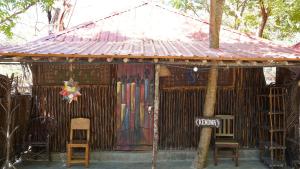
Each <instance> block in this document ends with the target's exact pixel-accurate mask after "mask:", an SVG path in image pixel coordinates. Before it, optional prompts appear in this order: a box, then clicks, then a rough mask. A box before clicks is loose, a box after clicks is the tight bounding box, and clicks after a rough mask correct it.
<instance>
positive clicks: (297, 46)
mask: <svg viewBox="0 0 300 169" xmlns="http://www.w3.org/2000/svg"><path fill="white" fill-rule="evenodd" d="M292 49H294V50H297V51H299V52H300V42H299V43H297V44H295V45H294V46H292Z"/></svg>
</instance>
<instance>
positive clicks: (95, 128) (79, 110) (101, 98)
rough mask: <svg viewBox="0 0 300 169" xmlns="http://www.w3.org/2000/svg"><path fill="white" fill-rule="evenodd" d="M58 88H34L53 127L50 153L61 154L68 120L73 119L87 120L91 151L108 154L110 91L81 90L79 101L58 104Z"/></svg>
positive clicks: (111, 130) (111, 121)
mask: <svg viewBox="0 0 300 169" xmlns="http://www.w3.org/2000/svg"><path fill="white" fill-rule="evenodd" d="M60 90H61V87H60V86H35V87H34V88H33V93H34V95H37V96H38V98H45V99H46V106H45V110H46V113H47V114H48V115H50V116H51V117H54V119H55V120H56V122H57V127H56V130H55V132H54V135H53V136H52V137H51V149H52V151H57V152H61V151H65V148H66V143H67V140H68V138H69V129H70V126H69V125H70V120H71V118H76V117H85V118H90V119H91V148H92V150H112V149H113V146H114V132H115V128H114V119H115V115H114V113H113V112H114V87H112V86H98V85H97V86H96V85H95V86H93V85H89V86H83V87H81V90H80V91H81V94H82V96H80V99H78V101H77V102H73V103H71V104H69V103H67V102H66V101H64V100H62V97H61V95H59V91H60Z"/></svg>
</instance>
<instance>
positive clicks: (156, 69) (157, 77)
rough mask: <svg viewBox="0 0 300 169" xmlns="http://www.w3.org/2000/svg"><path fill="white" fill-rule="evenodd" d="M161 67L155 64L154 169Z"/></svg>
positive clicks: (153, 167) (154, 164)
mask: <svg viewBox="0 0 300 169" xmlns="http://www.w3.org/2000/svg"><path fill="white" fill-rule="evenodd" d="M159 69H160V65H159V64H157V65H155V89H154V115H153V119H154V120H153V123H154V125H153V146H152V169H156V168H157V167H156V161H157V146H158V114H159Z"/></svg>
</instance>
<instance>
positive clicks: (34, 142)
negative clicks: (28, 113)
mask: <svg viewBox="0 0 300 169" xmlns="http://www.w3.org/2000/svg"><path fill="white" fill-rule="evenodd" d="M55 128H56V122H55V120H54V119H53V118H51V117H44V116H39V117H35V118H32V119H31V120H30V122H29V124H28V129H27V134H26V135H24V138H23V152H22V158H23V159H26V160H41V159H42V160H44V159H47V160H48V161H51V154H50V137H51V135H52V134H53V133H54V129H55Z"/></svg>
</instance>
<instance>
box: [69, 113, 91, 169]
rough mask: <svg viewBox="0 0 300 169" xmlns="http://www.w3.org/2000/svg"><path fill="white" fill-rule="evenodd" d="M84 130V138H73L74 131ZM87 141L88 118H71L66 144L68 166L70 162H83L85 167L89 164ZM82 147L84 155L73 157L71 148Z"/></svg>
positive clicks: (88, 130)
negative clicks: (68, 137)
mask: <svg viewBox="0 0 300 169" xmlns="http://www.w3.org/2000/svg"><path fill="white" fill-rule="evenodd" d="M76 130H77V131H78V130H80V131H85V132H86V139H85V140H81V139H80V140H75V139H74V131H76ZM89 141H90V119H87V118H74V119H72V120H71V130H70V142H69V143H68V144H67V166H68V167H70V165H71V164H78V163H84V164H85V167H88V166H89V158H90V155H89V153H90V151H89ZM74 148H83V149H84V157H79V158H78V157H77V158H74V156H73V149H74Z"/></svg>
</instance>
